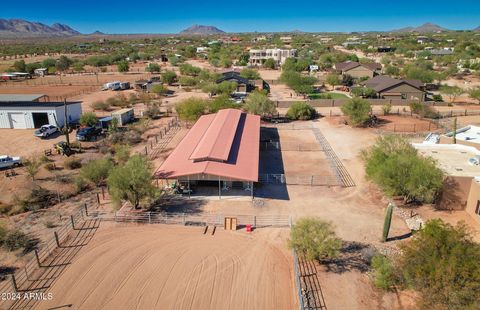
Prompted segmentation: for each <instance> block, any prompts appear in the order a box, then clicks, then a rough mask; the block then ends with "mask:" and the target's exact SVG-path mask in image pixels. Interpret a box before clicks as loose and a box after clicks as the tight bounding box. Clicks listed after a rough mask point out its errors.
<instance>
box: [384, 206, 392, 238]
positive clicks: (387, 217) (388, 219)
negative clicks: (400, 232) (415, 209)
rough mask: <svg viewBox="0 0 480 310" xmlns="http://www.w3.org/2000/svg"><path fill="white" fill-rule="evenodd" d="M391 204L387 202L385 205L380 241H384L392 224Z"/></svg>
mask: <svg viewBox="0 0 480 310" xmlns="http://www.w3.org/2000/svg"><path fill="white" fill-rule="evenodd" d="M392 213H393V204H392V203H389V204H388V206H387V212H386V213H385V222H384V223H383V235H382V242H386V241H387V238H388V232H389V231H390V225H391V224H392Z"/></svg>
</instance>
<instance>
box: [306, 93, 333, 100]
mask: <svg viewBox="0 0 480 310" xmlns="http://www.w3.org/2000/svg"><path fill="white" fill-rule="evenodd" d="M308 99H312V100H313V99H332V95H331V94H329V93H313V94H309V95H308Z"/></svg>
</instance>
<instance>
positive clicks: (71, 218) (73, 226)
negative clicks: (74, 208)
mask: <svg viewBox="0 0 480 310" xmlns="http://www.w3.org/2000/svg"><path fill="white" fill-rule="evenodd" d="M70 222H71V223H72V228H73V229H75V221H74V220H73V215H70Z"/></svg>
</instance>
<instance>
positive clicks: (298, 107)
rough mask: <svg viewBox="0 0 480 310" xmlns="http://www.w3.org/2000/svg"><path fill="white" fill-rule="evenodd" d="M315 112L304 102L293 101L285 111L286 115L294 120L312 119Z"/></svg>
mask: <svg viewBox="0 0 480 310" xmlns="http://www.w3.org/2000/svg"><path fill="white" fill-rule="evenodd" d="M316 114H317V111H315V109H314V108H312V106H311V105H309V104H308V103H306V102H294V103H293V104H292V105H291V106H290V108H288V111H287V114H286V115H287V117H288V118H290V119H295V120H309V119H313V118H314V117H315V116H316Z"/></svg>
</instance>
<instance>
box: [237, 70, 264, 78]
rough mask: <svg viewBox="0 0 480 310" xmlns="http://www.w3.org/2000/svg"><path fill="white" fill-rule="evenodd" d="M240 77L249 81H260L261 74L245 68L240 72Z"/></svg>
mask: <svg viewBox="0 0 480 310" xmlns="http://www.w3.org/2000/svg"><path fill="white" fill-rule="evenodd" d="M240 76H242V77H244V78H246V79H249V80H258V79H260V73H258V71H257V70H255V69H250V68H245V69H242V71H240Z"/></svg>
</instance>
